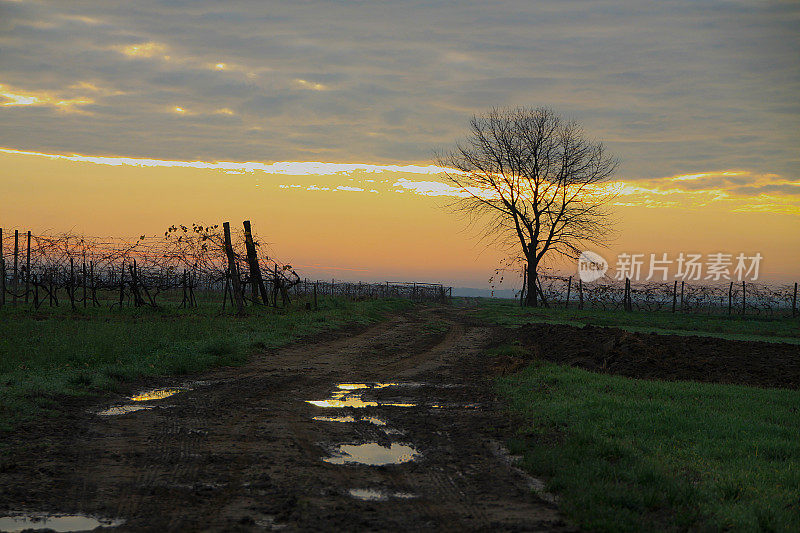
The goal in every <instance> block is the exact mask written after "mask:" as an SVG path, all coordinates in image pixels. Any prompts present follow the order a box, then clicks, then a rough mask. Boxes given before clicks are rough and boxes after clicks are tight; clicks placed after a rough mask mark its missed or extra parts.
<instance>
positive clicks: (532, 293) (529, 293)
mask: <svg viewBox="0 0 800 533" xmlns="http://www.w3.org/2000/svg"><path fill="white" fill-rule="evenodd" d="M537 280H538V276H537V274H536V265H535V264H534V263H531V262H528V280H527V281H528V287H527V288H526V294H525V305H526V306H527V307H538V306H539V288H538V287H537V286H536V281H537Z"/></svg>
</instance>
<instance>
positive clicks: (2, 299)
mask: <svg viewBox="0 0 800 533" xmlns="http://www.w3.org/2000/svg"><path fill="white" fill-rule="evenodd" d="M5 303H6V260H5V258H4V257H3V228H0V306H3V305H5Z"/></svg>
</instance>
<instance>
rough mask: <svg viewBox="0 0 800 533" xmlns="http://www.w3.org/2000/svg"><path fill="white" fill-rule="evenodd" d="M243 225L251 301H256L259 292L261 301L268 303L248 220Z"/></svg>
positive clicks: (267, 295)
mask: <svg viewBox="0 0 800 533" xmlns="http://www.w3.org/2000/svg"><path fill="white" fill-rule="evenodd" d="M243 225H244V243H245V246H246V247H247V263H248V265H249V266H250V279H251V280H253V301H256V295H257V293H258V292H260V293H261V301H262V303H263V304H264V305H269V294H268V293H267V288H266V287H265V286H264V280H263V279H262V278H261V267H260V266H259V265H258V254H257V253H256V245H255V243H254V242H253V232H252V231H251V229H250V221H249V220H245V221H244V222H243Z"/></svg>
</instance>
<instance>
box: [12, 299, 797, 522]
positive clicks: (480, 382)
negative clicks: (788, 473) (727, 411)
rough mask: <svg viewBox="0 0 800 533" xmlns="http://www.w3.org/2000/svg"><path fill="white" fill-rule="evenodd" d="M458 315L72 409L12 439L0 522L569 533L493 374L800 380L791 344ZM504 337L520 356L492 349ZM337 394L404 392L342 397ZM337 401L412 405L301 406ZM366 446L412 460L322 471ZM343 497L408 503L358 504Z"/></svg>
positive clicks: (422, 317)
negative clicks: (522, 465)
mask: <svg viewBox="0 0 800 533" xmlns="http://www.w3.org/2000/svg"><path fill="white" fill-rule="evenodd" d="M468 316H469V314H468V313H466V312H465V311H464V310H462V311H458V310H452V309H447V308H427V309H420V310H417V311H415V312H413V313H406V314H402V315H399V316H394V317H391V318H390V319H389V320H387V321H386V322H384V323H381V324H379V325H376V326H372V327H369V328H366V329H361V330H352V331H349V332H340V333H336V334H325V335H321V336H318V337H317V338H314V339H307V340H306V341H304V342H301V343H297V344H295V345H293V346H290V347H288V348H285V349H282V350H277V351H274V352H269V353H264V354H261V355H257V356H254V357H253V358H252V359H251V361H250V362H249V363H248V364H247V365H246V366H244V367H238V368H223V369H218V370H215V371H212V372H209V373H207V374H205V375H202V376H195V377H194V380H195V383H194V385H192V388H191V390H186V391H184V392H181V393H178V394H176V395H174V396H171V397H169V398H164V399H161V400H155V401H151V402H147V404H148V405H154V406H160V407H156V408H153V409H149V410H142V411H137V412H132V413H128V414H125V415H122V416H110V417H101V416H98V415H97V414H94V412H96V411H97V410H98V409H102V408H106V407H109V406H110V405H115V404H117V405H118V404H125V403H128V404H129V403H131V402H129V401H127V399H126V398H125V397H122V396H118V397H114V398H111V397H109V398H104V399H103V401H100V400H97V399H88V400H87V399H64V400H63V401H62V403H61V407H60V408H59V412H58V416H56V417H52V418H46V419H43V420H41V421H39V422H37V423H35V424H29V425H27V426H25V427H22V428H20V429H19V430H18V431H16V432H15V433H14V434H12V435H6V436H4V440H5V441H6V442H5V444H7V447H6V452H5V454H4V455H3V456H2V457H0V516H3V515H5V514H8V513H9V512H13V511H46V512H54V513H85V514H89V515H94V516H103V517H109V518H120V519H124V520H125V523H124V525H123V526H121V527H120V528H119V529H120V530H123V531H264V530H270V529H284V530H287V531H309V530H314V531H316V530H322V531H334V530H336V531H387V530H392V531H395V530H417V531H419V530H445V531H455V530H466V531H484V530H493V531H571V530H574V529H575V528H574V527H572V526H570V525H568V524H566V523H565V521H564V520H563V518H562V517H561V516H560V514H559V512H558V509H557V508H556V506H555V505H554V504H552V503H550V502H551V501H552V499H551V497H549V495H547V494H546V493H543V492H541V490H540V483H539V482H537V480H535V479H533V478H531V477H529V476H526V475H525V474H523V473H522V472H521V471H520V470H518V469H517V468H516V467H514V466H513V464H512V462H511V461H510V458H508V457H507V456H505V455H504V453H503V452H504V450H503V448H502V447H501V446H500V445H499V443H501V442H503V441H504V440H505V439H506V438H507V437H509V436H510V434H511V432H512V431H513V427H512V425H511V423H510V422H509V421H508V417H507V415H505V414H504V413H503V411H502V406H501V404H500V402H499V401H498V399H497V398H496V397H495V396H494V393H493V389H492V377H493V375H494V374H496V373H505V372H509V371H514V370H516V369H519V368H521V367H522V366H524V365H525V364H527V363H528V362H529V361H530V359H531V358H534V357H540V358H544V359H548V360H551V361H555V362H559V363H565V364H570V365H576V366H581V367H584V368H587V369H589V370H593V371H601V372H609V373H617V374H621V375H625V376H631V377H639V378H648V379H692V380H699V381H711V382H720V383H741V384H748V385H757V386H764V387H790V388H797V387H798V383H800V346H793V345H780V344H766V343H755V342H738V341H725V340H720V339H711V338H703V337H679V336H656V335H644V334H636V333H628V332H624V331H622V330H618V329H614V328H595V327H584V328H575V327H570V326H556V325H543V324H538V325H527V326H524V327H522V328H520V329H518V330H505V329H502V328H492V327H487V326H485V325H481V324H479V323H476V322H474V321H472V320H469V319H468V318H466V317H468ZM441 324H445V325H446V331H442V330H441V328H439V327H438V326H439V325H441ZM512 341H513V342H520V343H521V344H522V345H523V346H524V347H526V348H527V351H528V355H527V356H525V357H517V358H514V357H508V356H503V357H497V358H494V359H489V358H487V356H486V355H484V354H485V352H486V349H487V348H490V347H492V346H498V345H499V344H503V343H508V342H512ZM341 383H366V384H370V383H401V384H405V385H403V386H388V387H382V388H378V387H366V388H361V389H357V390H353V391H349V392H348V391H346V390H345V391H342V390H339V389H337V384H341ZM180 384H181V382H179V381H176V380H164V381H161V382H157V383H152V382H151V383H149V384H147V385H149V386H159V387H164V386H170V385H173V386H174V385H180ZM144 385H145V384H142V387H144ZM337 390H339V391H340V394H346V395H347V397H348V398H351V399H355V400H360V401H362V402H365V403H368V404H369V403H370V402H375V403H379V404H380V403H383V404H386V403H393V404H412V406H405V407H401V406H390V405H368V406H366V407H363V408H358V409H355V408H350V407H348V408H323V407H318V406H315V405H311V404H309V403H307V400H325V399H329V398H331V395H332V393H334V392H335V391H337ZM131 392H135V390H131ZM320 416H326V417H337V416H351V417H353V418H354V419H357V420H356V421H353V422H331V421H319V420H314V417H320ZM369 418H377V419H380V421H383V422H385V425H376V424H375V423H372V422H370V421H369ZM364 443H377V445H378V446H377V449H378V450H383V451H388V450H390V449H394V448H395V447H397V446H399V445H406V446H411V447H413V448H414V450H415V451H416V453H417V454H418V455H417V456H416V457H415V460H413V461H409V462H405V463H402V464H390V465H384V466H369V465H362V464H333V463H330V462H326V461H325V460H324V459H330V458H336V457H339V455H340V454H338V453H337V447H338V446H339V445H342V444H350V445H355V444H364ZM532 487H533V488H535V489H536V490H535V491H532V490H531V488H532ZM352 489H374V490H384V491H388V492H391V493H400V494H406V495H408V494H410V495H413V497H411V498H402V497H390V498H389V499H388V500H387V501H363V500H359V499H357V498H354V497H353V496H352V495H351V494H350V490H352Z"/></svg>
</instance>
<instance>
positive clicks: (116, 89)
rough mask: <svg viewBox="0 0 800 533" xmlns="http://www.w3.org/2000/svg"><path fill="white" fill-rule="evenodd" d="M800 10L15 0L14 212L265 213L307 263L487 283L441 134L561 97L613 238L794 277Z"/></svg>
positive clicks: (4, 100)
mask: <svg viewBox="0 0 800 533" xmlns="http://www.w3.org/2000/svg"><path fill="white" fill-rule="evenodd" d="M798 27H800V4H799V3H797V2H795V1H759V0H751V1H744V0H742V1H726V2H697V1H669V0H662V1H658V2H641V1H628V2H625V1H605V0H597V1H592V2H583V1H564V0H554V1H528V0H525V1H515V2H511V1H509V2H471V1H462V2H405V1H399V0H398V1H392V2H360V1H350V2H333V1H329V2H316V1H294V2H263V1H231V2H207V1H179V0H176V1H171V2H167V1H161V2H155V1H146V0H139V1H136V2H130V1H121V0H108V1H103V2H100V1H88V0H85V1H80V0H78V1H72V2H45V1H35V0H31V1H27V0H21V1H19V0H18V1H2V0H0V198H2V203H1V204H0V205H2V209H0V227H3V228H6V229H9V228H10V229H13V228H19V229H31V230H33V231H34V232H56V233H58V232H63V231H74V232H79V233H86V234H88V235H98V236H110V235H114V236H121V237H135V236H138V235H141V234H147V235H159V234H162V233H163V231H164V229H165V228H166V227H168V226H169V225H171V224H181V223H182V224H190V223H192V222H203V223H206V224H212V223H219V222H221V221H222V220H230V221H231V222H232V223H233V224H236V225H237V226H238V225H240V223H241V221H242V220H244V219H250V220H251V221H252V222H253V225H254V229H255V230H256V232H257V233H259V234H260V235H261V236H262V237H263V238H264V239H265V240H266V241H268V242H269V247H270V249H271V250H272V251H273V252H274V253H275V254H276V255H277V256H279V257H280V258H281V259H283V260H284V261H288V262H291V263H292V264H293V265H295V266H296V267H297V268H298V270H299V272H300V273H301V274H302V275H304V276H309V277H318V278H331V277H335V278H338V279H353V280H359V279H360V280H384V279H392V280H417V281H437V282H438V281H442V282H445V283H448V284H456V285H460V286H473V287H485V286H487V280H488V278H489V276H490V275H491V274H492V271H493V269H494V268H495V267H497V266H499V261H500V259H501V258H502V257H503V252H502V251H501V250H498V249H496V248H493V247H491V246H488V247H487V245H486V243H481V242H479V241H478V240H477V239H476V238H475V232H474V231H470V230H468V229H467V228H466V227H465V224H464V221H463V220H461V219H459V218H458V217H457V216H455V215H454V214H452V213H451V212H449V211H448V210H447V209H446V208H445V206H446V204H447V203H449V202H450V201H452V200H453V199H454V196H453V194H454V191H453V190H451V189H450V188H448V187H447V186H445V185H443V184H442V182H441V176H440V175H439V169H438V168H436V167H433V166H432V165H433V162H432V159H433V152H434V150H436V149H439V148H447V147H448V146H451V145H452V144H453V143H454V142H456V141H457V140H459V139H461V138H462V137H463V136H464V135H465V133H466V128H467V124H468V120H469V118H470V117H471V116H472V115H473V114H475V113H482V112H485V111H486V110H488V109H489V108H490V107H491V106H531V107H537V106H549V107H552V108H553V109H555V110H556V111H557V112H559V113H561V114H562V115H564V116H566V117H569V118H573V119H575V120H577V121H578V122H579V123H580V124H581V125H582V126H583V127H584V128H585V130H586V132H587V134H588V135H589V136H590V137H591V138H594V139H597V140H600V141H603V142H604V143H605V144H606V146H607V147H608V149H609V151H610V152H611V153H613V154H614V155H616V156H617V157H618V158H619V159H620V162H621V164H620V166H619V169H618V172H617V175H616V178H615V181H614V183H613V184H611V185H610V186H613V187H615V188H616V190H618V191H619V196H618V198H617V200H616V205H615V206H614V210H615V216H616V218H617V220H618V225H617V236H616V238H615V240H614V241H613V242H612V243H611V244H610V247H609V248H608V249H606V250H597V251H599V252H600V253H601V254H603V255H604V256H606V257H607V258H608V259H609V260H610V261H611V262H613V259H614V258H615V256H616V255H617V254H618V253H621V252H628V253H645V254H650V253H657V254H661V253H669V254H677V253H679V252H688V253H703V254H708V253H716V252H726V253H732V254H737V253H740V252H744V253H747V254H754V253H756V252H758V253H761V255H762V256H763V257H764V259H763V263H762V276H763V277H765V278H767V279H775V280H781V281H788V280H792V281H795V280H797V279H800V152H799V150H798V149H799V148H800V134H799V133H798V132H800V99H799V98H798V96H800V59H798V58H800V32H798V31H797V28H798ZM555 266H559V267H560V268H562V269H564V271H565V272H566V271H567V270H568V269H567V267H566V266H563V265H555Z"/></svg>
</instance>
